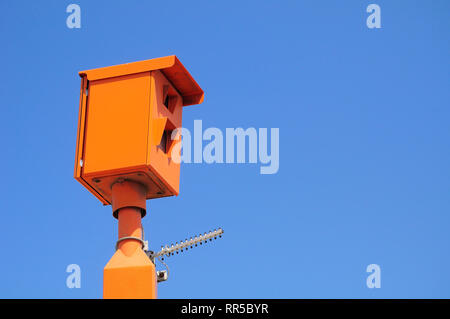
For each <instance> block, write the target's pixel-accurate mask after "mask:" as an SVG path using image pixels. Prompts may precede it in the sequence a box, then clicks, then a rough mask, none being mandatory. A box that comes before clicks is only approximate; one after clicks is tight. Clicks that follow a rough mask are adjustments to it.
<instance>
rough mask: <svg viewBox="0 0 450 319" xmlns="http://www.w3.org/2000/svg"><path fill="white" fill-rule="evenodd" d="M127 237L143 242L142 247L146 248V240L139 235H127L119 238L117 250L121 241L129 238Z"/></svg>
mask: <svg viewBox="0 0 450 319" xmlns="http://www.w3.org/2000/svg"><path fill="white" fill-rule="evenodd" d="M127 239H133V240H137V241H138V242H140V243H141V245H142V248H144V247H145V242H144V240H142V239H141V238H138V237H133V236H127V237H122V238H119V240H118V241H117V242H116V250H117V249H118V247H119V243H120V242H121V241H123V240H127Z"/></svg>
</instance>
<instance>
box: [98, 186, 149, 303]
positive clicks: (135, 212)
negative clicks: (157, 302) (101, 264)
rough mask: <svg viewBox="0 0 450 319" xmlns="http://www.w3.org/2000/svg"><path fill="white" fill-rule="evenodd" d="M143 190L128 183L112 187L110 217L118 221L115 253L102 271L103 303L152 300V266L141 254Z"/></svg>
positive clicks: (142, 252) (143, 207)
mask: <svg viewBox="0 0 450 319" xmlns="http://www.w3.org/2000/svg"><path fill="white" fill-rule="evenodd" d="M145 195H146V189H145V187H144V186H143V185H141V184H139V183H136V182H132V181H119V182H116V183H115V184H113V186H112V201H113V202H112V207H113V215H114V217H116V218H118V220H119V243H118V245H117V250H116V252H115V254H114V255H113V256H112V258H111V260H110V261H109V262H108V264H107V265H106V266H105V268H104V270H103V297H104V298H105V299H148V298H151V299H153V298H156V284H157V281H156V270H155V265H154V264H153V263H152V262H151V261H150V259H149V258H148V256H147V255H146V254H145V252H144V251H143V250H142V242H141V241H140V239H141V238H142V224H141V219H142V217H143V216H145V211H146V210H145V208H146V203H145V198H146V196H145Z"/></svg>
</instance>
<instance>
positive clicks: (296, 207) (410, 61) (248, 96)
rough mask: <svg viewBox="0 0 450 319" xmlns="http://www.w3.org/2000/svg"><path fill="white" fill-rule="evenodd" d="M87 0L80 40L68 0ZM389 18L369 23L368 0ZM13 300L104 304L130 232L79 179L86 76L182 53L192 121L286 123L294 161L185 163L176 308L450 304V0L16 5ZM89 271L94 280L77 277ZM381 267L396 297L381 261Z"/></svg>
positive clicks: (151, 230)
mask: <svg viewBox="0 0 450 319" xmlns="http://www.w3.org/2000/svg"><path fill="white" fill-rule="evenodd" d="M70 3H77V4H79V5H80V6H81V29H69V28H67V27H66V18H67V16H68V14H67V13H66V7H67V5H68V4H70ZM370 3H377V4H378V5H380V7H381V19H382V22H381V23H382V28H381V29H368V28H367V26H366V17H367V16H368V13H366V7H367V6H368V5H369V4H370ZM0 12H1V14H2V18H1V19H0V40H1V50H0V58H1V59H0V61H1V62H0V63H1V71H2V72H1V80H0V84H1V85H0V95H1V102H0V103H1V111H2V116H1V117H0V119H1V125H0V143H1V144H0V145H1V153H2V156H1V157H0V167H1V168H2V182H1V183H0V212H1V223H0V240H1V242H2V249H1V256H2V257H1V259H0V297H2V298H100V297H101V296H102V270H103V267H104V266H105V264H106V262H107V261H108V260H109V258H110V257H111V256H112V255H113V253H114V244H115V240H116V239H117V223H116V220H115V219H113V218H112V216H111V208H110V207H109V206H106V207H103V206H102V205H101V204H100V202H99V201H98V200H97V199H95V198H94V197H93V196H92V195H91V194H90V193H89V192H88V191H86V190H85V189H84V188H83V187H82V186H81V185H80V184H78V182H76V181H75V180H74V178H73V165H74V156H75V143H76V126H77V119H78V99H79V87H80V79H79V77H78V74H77V72H78V71H80V70H83V69H89V68H96V67H102V66H109V65H114V64H120V63H126V62H132V61H138V60H143V59H150V58H155V57H160V56H166V55H171V54H176V55H177V56H178V57H179V58H180V60H181V61H182V63H183V64H184V65H186V66H187V68H188V69H189V70H190V72H191V73H192V75H193V76H194V77H195V79H196V80H197V81H198V83H199V84H200V85H201V86H202V88H203V89H204V90H205V92H206V101H205V102H204V103H203V104H202V105H200V106H193V107H188V108H186V109H185V112H184V114H183V123H184V126H185V127H187V128H189V129H192V127H193V121H194V120H195V119H201V120H203V126H204V127H218V128H220V129H222V130H225V128H227V127H230V128H236V127H243V128H248V127H255V128H262V127H269V128H271V127H278V128H280V169H279V172H278V174H275V175H260V174H259V166H260V165H259V164H245V165H243V164H239V165H238V164H233V165H226V164H222V165H219V164H215V165H208V164H185V165H183V166H182V168H181V170H182V171H181V189H180V195H179V196H178V197H172V198H166V199H159V200H153V201H148V202H147V205H148V215H147V216H146V217H145V218H144V220H143V224H144V227H145V232H146V236H147V239H149V240H150V245H151V246H152V247H155V248H157V247H160V245H161V244H165V243H170V242H172V241H177V240H180V239H184V238H185V237H186V236H189V235H194V234H197V233H199V232H203V231H207V230H209V229H212V228H215V227H217V226H222V227H223V228H224V229H225V236H224V238H223V239H222V240H220V241H216V242H215V243H214V245H213V246H212V245H211V246H210V247H208V246H207V247H202V248H198V249H194V250H192V251H188V252H187V253H183V255H182V256H176V257H174V258H173V259H169V266H170V270H171V275H170V278H169V281H168V282H165V283H162V284H160V285H159V297H161V298H434V297H445V298H450V272H449V271H448V270H449V269H450V254H449V245H450V233H449V227H450V215H449V212H450V194H449V191H450V187H449V186H450V184H449V183H450V166H449V163H450V125H449V120H450V103H449V102H450V99H449V97H450V96H449V84H450V83H449V74H450V69H449V53H450V41H449V30H450V2H449V1H446V0H441V1H438V0H436V1H425V0H422V1H412V0H408V1H381V0H373V1H324V0H321V1H312V0H311V1H277V2H274V1H235V2H233V1H170V2H161V1H137V0H136V1H33V2H32V1H2V2H0ZM72 263H75V264H78V265H80V267H81V271H82V278H81V288H80V289H68V288H67V287H66V277H67V275H68V274H67V273H66V267H67V265H69V264H72ZM372 263H375V264H378V265H380V267H381V288H380V289H368V288H367V287H366V277H367V275H368V274H367V273H366V267H367V265H369V264H372Z"/></svg>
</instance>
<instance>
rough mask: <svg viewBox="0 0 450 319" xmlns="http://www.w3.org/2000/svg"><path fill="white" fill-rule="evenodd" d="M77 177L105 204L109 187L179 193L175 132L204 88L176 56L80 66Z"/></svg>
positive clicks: (161, 194)
mask: <svg viewBox="0 0 450 319" xmlns="http://www.w3.org/2000/svg"><path fill="white" fill-rule="evenodd" d="M79 75H80V76H81V92H80V111H79V120H78V138H77V148H76V160H75V178H76V179H77V180H78V181H79V182H80V183H81V184H83V185H84V186H85V187H86V188H87V189H88V190H89V191H90V192H91V193H92V194H94V195H95V196H96V197H97V198H98V199H99V200H100V201H101V202H102V203H103V204H105V205H107V204H111V202H112V198H111V196H112V191H111V186H112V185H113V184H114V183H115V182H116V181H120V180H131V181H135V182H138V183H140V184H142V185H144V186H145V188H146V192H147V193H146V198H147V199H149V198H157V197H165V196H172V195H178V191H179V178H180V164H179V163H178V161H174V160H173V159H172V157H171V156H172V152H171V150H172V149H173V147H174V145H175V144H176V143H179V142H180V139H179V138H178V139H175V140H174V139H173V136H172V132H173V131H174V130H175V129H176V128H179V127H181V119H182V116H181V115H182V107H183V106H187V105H193V104H200V103H202V102H203V98H204V93H203V90H202V89H201V88H200V86H199V85H198V84H197V83H196V82H195V80H194V79H193V78H192V76H191V75H190V74H189V72H188V71H187V70H186V69H185V67H184V66H183V65H182V64H181V62H180V61H179V60H178V59H177V57H176V56H167V57H163V58H157V59H152V60H145V61H139V62H133V63H128V64H122V65H116V66H110V67H105V68H99V69H93V70H88V71H81V72H80V73H79Z"/></svg>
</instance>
